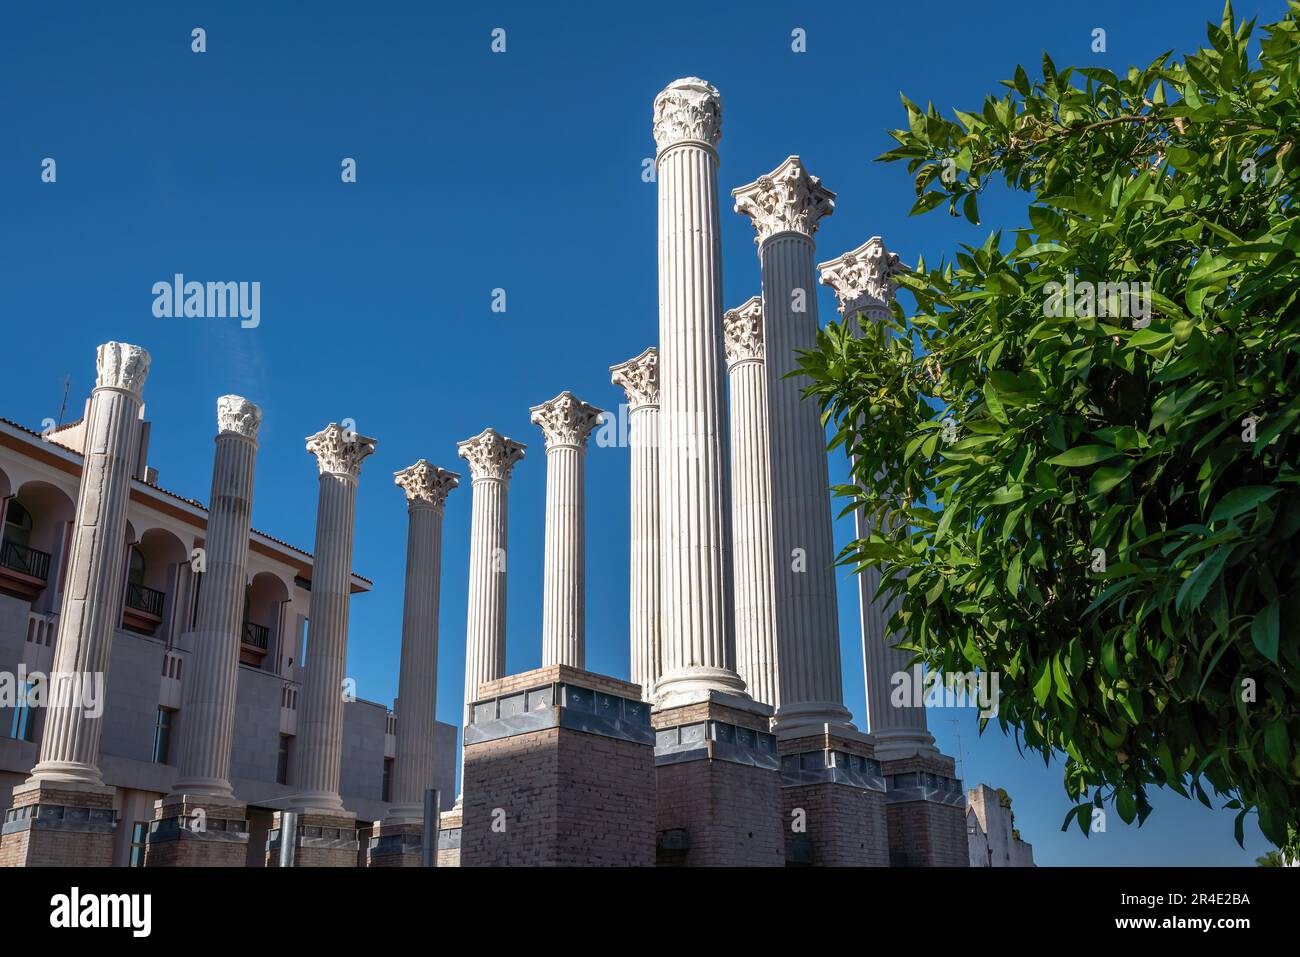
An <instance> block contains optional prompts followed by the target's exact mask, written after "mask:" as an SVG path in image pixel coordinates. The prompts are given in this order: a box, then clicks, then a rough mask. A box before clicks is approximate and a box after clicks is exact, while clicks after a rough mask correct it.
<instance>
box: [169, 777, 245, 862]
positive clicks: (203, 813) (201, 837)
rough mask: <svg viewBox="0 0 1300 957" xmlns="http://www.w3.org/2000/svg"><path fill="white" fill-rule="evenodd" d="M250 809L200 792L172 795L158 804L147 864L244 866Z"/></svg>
mask: <svg viewBox="0 0 1300 957" xmlns="http://www.w3.org/2000/svg"><path fill="white" fill-rule="evenodd" d="M247 813H248V808H247V807H246V806H245V805H243V804H238V803H231V802H226V803H223V804H214V803H213V801H212V799H211V798H204V797H201V796H198V795H189V794H181V795H168V796H167V797H165V798H163V799H162V800H161V801H156V802H155V803H154V819H153V822H152V823H151V824H150V825H149V837H148V843H147V844H146V845H145V851H144V866H145V867H244V866H245V865H246V864H247V863H248V821H247V820H246V817H247Z"/></svg>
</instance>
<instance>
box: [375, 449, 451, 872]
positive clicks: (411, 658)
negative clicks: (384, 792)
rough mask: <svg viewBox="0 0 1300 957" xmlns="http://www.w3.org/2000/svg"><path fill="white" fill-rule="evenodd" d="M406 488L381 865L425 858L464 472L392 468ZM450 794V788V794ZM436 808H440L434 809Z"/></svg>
mask: <svg viewBox="0 0 1300 957" xmlns="http://www.w3.org/2000/svg"><path fill="white" fill-rule="evenodd" d="M393 478H394V483H395V484H396V485H397V486H398V487H399V488H401V489H402V491H403V492H405V493H406V515H407V520H406V593H405V596H404V599H403V603H402V660H401V672H400V674H399V677H398V686H397V695H398V697H397V753H396V759H395V760H394V762H393V779H392V790H391V796H392V804H391V805H390V806H389V808H388V814H387V816H386V817H385V818H384V822H383V824H381V825H380V828H379V832H378V834H377V835H376V840H375V841H374V842H373V843H372V845H371V847H370V849H369V850H370V854H369V861H370V865H371V866H372V867H375V866H406V867H416V866H419V864H420V863H421V861H420V852H421V838H422V837H423V833H424V829H425V828H426V827H432V828H433V829H434V830H435V832H436V830H437V828H438V818H436V817H435V818H434V820H432V821H426V820H425V819H424V793H425V791H427V790H428V789H429V788H432V787H433V783H434V781H433V729H434V724H435V722H436V721H437V695H438V595H439V589H440V587H441V584H442V518H443V513H444V509H445V507H446V502H447V495H448V494H449V493H450V492H451V490H452V489H454V488H455V487H456V486H457V485H458V484H460V476H459V475H457V474H456V473H454V472H449V471H447V470H446V469H441V468H438V467H436V466H433V465H430V464H429V463H428V462H427V461H426V460H424V459H420V461H418V462H416V463H415V464H414V465H412V466H410V467H409V468H405V469H402V471H400V472H396V473H394V475H393ZM446 797H447V798H448V799H450V797H451V795H446ZM435 811H436V809H435Z"/></svg>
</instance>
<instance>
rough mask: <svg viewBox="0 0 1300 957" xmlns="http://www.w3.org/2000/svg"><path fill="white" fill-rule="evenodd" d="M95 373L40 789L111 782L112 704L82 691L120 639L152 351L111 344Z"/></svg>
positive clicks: (100, 675)
mask: <svg viewBox="0 0 1300 957" xmlns="http://www.w3.org/2000/svg"><path fill="white" fill-rule="evenodd" d="M95 371H96V378H95V390H94V391H93V392H92V393H91V395H90V412H89V414H88V415H87V419H86V429H85V434H86V446H85V459H84V462H83V465H82V470H81V485H80V489H79V491H78V494H77V511H76V517H75V518H74V520H73V525H72V544H71V548H70V549H69V551H68V575H67V587H66V590H65V593H64V599H63V610H62V613H61V614H60V616H59V637H58V641H57V643H56V644H55V648H54V672H55V682H56V685H55V687H53V688H51V692H52V699H53V700H52V703H51V705H50V707H49V709H48V711H47V712H46V717H45V732H44V734H43V736H42V738H41V751H40V760H39V761H38V763H37V764H36V766H35V767H34V768H32V775H31V778H30V779H29V780H30V781H33V782H35V781H40V782H51V783H59V784H87V785H91V786H99V785H102V784H103V783H104V778H103V775H102V774H101V773H100V770H99V738H100V731H101V724H102V721H103V714H102V711H103V701H102V700H99V701H98V702H90V701H87V700H86V697H87V696H86V695H84V694H82V693H81V692H82V690H83V688H85V687H86V683H87V682H88V681H90V682H94V681H96V680H97V681H98V682H100V688H101V692H102V688H103V685H104V684H106V683H107V675H108V662H109V653H110V651H111V649H112V644H113V632H114V631H115V630H116V628H117V626H118V622H119V620H120V618H121V615H122V590H123V589H124V588H125V587H126V581H125V574H126V569H125V563H126V546H125V543H126V509H127V500H128V496H129V494H130V491H131V473H132V466H133V465H134V460H135V455H136V452H137V450H138V448H139V441H138V440H139V434H140V427H139V420H140V410H141V404H140V392H141V390H142V389H143V388H144V381H145V378H146V377H147V376H148V374H149V353H148V352H146V351H145V350H144V349H142V348H140V347H139V346H133V345H129V344H127V343H125V342H107V343H105V344H104V345H102V346H100V347H99V350H98V353H97V354H96V357H95Z"/></svg>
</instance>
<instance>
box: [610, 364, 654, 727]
mask: <svg viewBox="0 0 1300 957" xmlns="http://www.w3.org/2000/svg"><path fill="white" fill-rule="evenodd" d="M609 373H610V381H611V382H613V383H614V385H617V386H621V387H622V388H623V391H624V392H625V393H626V395H627V409H628V412H627V418H628V452H629V455H630V458H631V463H630V464H631V473H632V483H631V496H630V498H631V505H630V511H631V516H632V528H631V540H632V554H631V560H630V563H629V567H630V578H631V593H630V595H629V596H628V608H629V611H630V621H629V633H630V635H631V645H632V647H631V662H632V667H631V676H632V682H633V684H638V685H640V686H641V696H642V697H643V698H645V699H646V700H647V701H648V700H650V695H651V692H652V691H653V690H654V686H655V682H656V681H658V680H659V672H660V658H659V350H658V349H656V348H655V347H654V346H651V347H650V348H649V349H646V350H645V352H643V353H641V354H640V355H639V356H637V357H635V358H633V359H628V360H627V361H626V362H623V363H620V364H619V365H616V366H610V369H609Z"/></svg>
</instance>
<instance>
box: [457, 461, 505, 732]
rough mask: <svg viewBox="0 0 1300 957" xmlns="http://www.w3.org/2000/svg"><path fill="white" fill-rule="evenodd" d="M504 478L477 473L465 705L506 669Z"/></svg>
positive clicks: (471, 524)
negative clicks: (483, 686) (481, 475)
mask: <svg viewBox="0 0 1300 957" xmlns="http://www.w3.org/2000/svg"><path fill="white" fill-rule="evenodd" d="M507 493H508V486H507V483H506V481H505V480H504V479H497V478H476V479H475V480H474V487H473V492H472V495H473V499H474V501H473V509H472V517H471V518H470V546H469V609H468V614H467V617H466V629H465V631H466V642H465V707H466V708H467V709H468V708H469V705H470V702H472V701H473V700H474V698H475V697H476V696H477V695H478V688H479V685H481V684H483V682H485V681H493V680H495V679H497V678H504V677H505V673H506V533H507V515H506V496H507Z"/></svg>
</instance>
